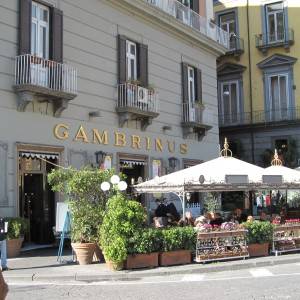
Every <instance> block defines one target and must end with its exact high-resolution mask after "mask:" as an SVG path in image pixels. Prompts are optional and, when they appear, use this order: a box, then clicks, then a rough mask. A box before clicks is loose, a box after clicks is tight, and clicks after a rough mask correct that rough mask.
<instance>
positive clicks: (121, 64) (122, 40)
mask: <svg viewBox="0 0 300 300" xmlns="http://www.w3.org/2000/svg"><path fill="white" fill-rule="evenodd" d="M126 78H127V76H126V37H124V36H122V35H118V81H119V83H124V82H125V81H126Z"/></svg>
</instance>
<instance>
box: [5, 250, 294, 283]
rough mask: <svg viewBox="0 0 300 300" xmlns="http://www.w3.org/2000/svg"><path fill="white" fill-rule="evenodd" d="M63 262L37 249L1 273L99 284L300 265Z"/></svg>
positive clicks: (289, 259) (287, 259)
mask: <svg viewBox="0 0 300 300" xmlns="http://www.w3.org/2000/svg"><path fill="white" fill-rule="evenodd" d="M64 254H65V256H64V257H63V259H64V262H63V263H58V262H57V256H56V255H57V249H53V248H52V249H38V250H33V251H26V252H23V253H22V254H21V256H20V257H17V258H13V259H9V260H8V267H9V268H10V270H9V271H6V272H4V273H3V275H4V277H5V280H6V281H7V282H8V283H9V282H22V281H24V282H25V281H26V282H28V281H34V282H37V281H39V282H67V281H77V282H78V281H80V282H97V281H98V282H100V281H101V282H103V281H106V282H108V281H118V280H129V281H130V280H137V279H141V278H146V277H155V276H170V275H180V274H204V273H205V274H207V273H212V272H223V271H235V270H243V269H253V268H262V267H268V266H276V265H284V264H295V263H300V254H299V253H296V254H285V255H281V256H277V257H276V256H268V257H260V258H249V259H245V260H234V261H224V262H214V263H206V264H196V263H192V264H189V265H182V266H171V267H159V268H153V269H142V270H122V271H111V270H109V269H108V268H107V267H106V264H105V263H93V264H91V265H85V266H81V265H78V264H76V263H74V262H71V260H72V256H71V252H70V251H64Z"/></svg>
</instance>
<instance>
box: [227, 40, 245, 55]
mask: <svg viewBox="0 0 300 300" xmlns="http://www.w3.org/2000/svg"><path fill="white" fill-rule="evenodd" d="M243 53H244V39H242V38H239V37H237V36H234V35H232V36H231V37H230V39H229V50H228V51H227V52H226V53H225V55H228V56H229V55H233V56H240V55H241V54H243Z"/></svg>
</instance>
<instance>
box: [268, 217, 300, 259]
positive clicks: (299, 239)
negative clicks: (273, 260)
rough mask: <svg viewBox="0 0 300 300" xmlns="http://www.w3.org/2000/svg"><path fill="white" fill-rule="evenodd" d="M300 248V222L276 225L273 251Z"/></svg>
mask: <svg viewBox="0 0 300 300" xmlns="http://www.w3.org/2000/svg"><path fill="white" fill-rule="evenodd" d="M297 250H300V223H299V222H297V223H286V224H283V225H276V226H275V228H274V234H273V245H272V252H273V253H274V254H275V255H276V256H277V255H278V254H280V253H284V252H291V251H297Z"/></svg>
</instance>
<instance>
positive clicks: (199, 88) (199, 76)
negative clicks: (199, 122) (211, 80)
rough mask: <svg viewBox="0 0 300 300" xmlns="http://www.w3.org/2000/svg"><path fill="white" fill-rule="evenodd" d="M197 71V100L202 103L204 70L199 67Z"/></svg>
mask: <svg viewBox="0 0 300 300" xmlns="http://www.w3.org/2000/svg"><path fill="white" fill-rule="evenodd" d="M195 71H196V100H197V101H198V102H199V103H202V72H201V70H199V69H195Z"/></svg>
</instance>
